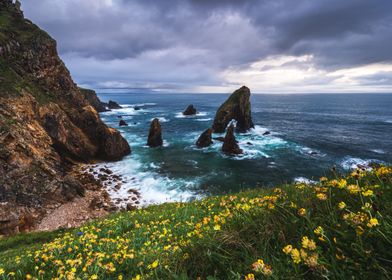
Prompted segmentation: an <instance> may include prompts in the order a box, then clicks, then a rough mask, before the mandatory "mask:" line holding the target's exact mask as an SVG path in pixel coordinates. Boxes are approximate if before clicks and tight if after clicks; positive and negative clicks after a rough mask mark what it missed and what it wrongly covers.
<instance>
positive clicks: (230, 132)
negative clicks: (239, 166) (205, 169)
mask: <svg viewBox="0 0 392 280" xmlns="http://www.w3.org/2000/svg"><path fill="white" fill-rule="evenodd" d="M222 151H223V152H224V153H226V154H230V155H239V154H242V153H243V151H242V150H241V149H240V147H239V146H238V143H237V140H236V139H235V136H234V125H233V124H230V126H229V127H228V128H227V132H226V136H225V139H224V141H223V146H222Z"/></svg>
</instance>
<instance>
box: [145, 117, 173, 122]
mask: <svg viewBox="0 0 392 280" xmlns="http://www.w3.org/2000/svg"><path fill="white" fill-rule="evenodd" d="M153 119H155V118H151V119H150V121H152V120H153ZM157 119H158V120H159V121H160V122H161V123H164V122H169V121H170V120H169V119H166V118H165V117H157Z"/></svg>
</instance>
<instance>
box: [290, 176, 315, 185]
mask: <svg viewBox="0 0 392 280" xmlns="http://www.w3.org/2000/svg"><path fill="white" fill-rule="evenodd" d="M294 182H295V183H304V184H316V183H317V182H316V181H314V180H311V179H308V178H306V177H296V178H294Z"/></svg>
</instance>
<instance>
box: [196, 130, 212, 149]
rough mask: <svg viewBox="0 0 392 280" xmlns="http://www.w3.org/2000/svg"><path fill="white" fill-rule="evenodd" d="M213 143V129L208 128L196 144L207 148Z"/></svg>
mask: <svg viewBox="0 0 392 280" xmlns="http://www.w3.org/2000/svg"><path fill="white" fill-rule="evenodd" d="M212 144H213V142H212V129H211V128H208V129H206V130H205V131H204V132H203V133H202V134H201V135H200V137H199V139H197V141H196V146H197V147H198V148H205V147H208V146H210V145H212Z"/></svg>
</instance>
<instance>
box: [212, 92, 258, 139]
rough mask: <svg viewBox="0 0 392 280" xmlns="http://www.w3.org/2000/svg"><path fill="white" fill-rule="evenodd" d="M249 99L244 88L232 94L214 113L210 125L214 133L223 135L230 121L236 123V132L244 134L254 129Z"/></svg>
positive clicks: (248, 94)
mask: <svg viewBox="0 0 392 280" xmlns="http://www.w3.org/2000/svg"><path fill="white" fill-rule="evenodd" d="M249 98H250V90H249V88H247V87H245V86H243V87H241V88H239V89H237V90H236V91H235V92H233V93H232V94H231V95H230V97H229V98H228V99H227V100H226V101H225V103H223V104H222V105H221V106H220V107H219V109H218V111H217V112H216V115H215V119H214V123H213V125H212V129H213V130H214V132H216V133H223V132H224V131H225V129H226V127H227V125H228V124H229V123H230V121H232V120H236V121H237V125H236V130H237V131H238V132H246V131H247V130H249V129H250V128H252V127H254V125H253V121H252V115H251V106H250V101H249Z"/></svg>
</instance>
